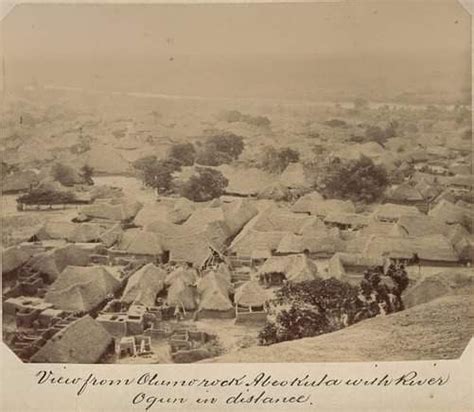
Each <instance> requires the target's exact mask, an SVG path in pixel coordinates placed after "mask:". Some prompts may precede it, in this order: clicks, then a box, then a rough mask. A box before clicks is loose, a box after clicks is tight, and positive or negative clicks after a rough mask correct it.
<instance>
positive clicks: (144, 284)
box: [121, 263, 166, 307]
mask: <svg viewBox="0 0 474 412" xmlns="http://www.w3.org/2000/svg"><path fill="white" fill-rule="evenodd" d="M165 277H166V272H165V271H164V270H162V269H160V268H158V267H156V266H155V265H153V263H149V264H148V265H145V266H143V267H142V268H141V269H139V270H138V271H136V272H135V273H134V274H133V275H132V276H131V277H130V278H129V279H128V282H127V286H126V287H125V290H124V292H123V294H122V299H121V300H122V301H123V302H126V303H134V304H137V305H144V306H147V307H151V306H154V305H155V299H156V295H157V294H158V293H160V291H161V290H162V289H163V288H164V284H165Z"/></svg>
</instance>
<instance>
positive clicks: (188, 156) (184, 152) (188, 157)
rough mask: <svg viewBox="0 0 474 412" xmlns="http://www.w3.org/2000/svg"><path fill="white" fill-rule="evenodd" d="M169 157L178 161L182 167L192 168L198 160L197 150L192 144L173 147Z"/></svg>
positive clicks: (180, 144)
mask: <svg viewBox="0 0 474 412" xmlns="http://www.w3.org/2000/svg"><path fill="white" fill-rule="evenodd" d="M168 157H169V158H170V159H176V161H177V162H178V163H180V164H181V165H182V166H192V165H193V164H194V161H195V160H196V149H195V148H194V145H193V144H192V143H179V144H175V145H173V146H171V149H170V152H169V154H168Z"/></svg>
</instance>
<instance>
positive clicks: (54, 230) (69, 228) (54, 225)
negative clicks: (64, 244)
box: [34, 221, 77, 240]
mask: <svg viewBox="0 0 474 412" xmlns="http://www.w3.org/2000/svg"><path fill="white" fill-rule="evenodd" d="M75 230H77V225H76V224H75V223H72V222H55V221H48V222H46V223H45V224H44V225H43V226H42V227H41V228H40V229H39V230H38V232H36V233H35V235H34V237H35V238H36V239H38V240H49V239H69V238H71V237H72V235H73V233H74V231H75Z"/></svg>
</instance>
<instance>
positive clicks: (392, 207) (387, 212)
mask: <svg viewBox="0 0 474 412" xmlns="http://www.w3.org/2000/svg"><path fill="white" fill-rule="evenodd" d="M420 215H421V212H420V211H419V210H418V209H417V208H416V207H415V206H405V205H397V204H392V203H385V204H383V205H380V206H379V207H377V209H376V210H375V211H374V213H373V214H372V217H373V218H374V219H375V220H378V221H379V222H398V220H399V219H400V218H401V217H402V216H420Z"/></svg>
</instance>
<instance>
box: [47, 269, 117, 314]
mask: <svg viewBox="0 0 474 412" xmlns="http://www.w3.org/2000/svg"><path fill="white" fill-rule="evenodd" d="M120 285H121V283H120V280H119V279H118V278H116V277H115V276H114V275H112V273H110V272H109V271H108V270H107V268H106V267H104V266H89V267H81V266H68V267H66V269H64V270H63V271H62V272H61V274H60V275H59V277H58V278H57V279H56V281H55V282H54V283H53V284H52V285H51V287H50V288H49V290H48V292H47V293H46V296H45V301H46V302H49V303H52V304H53V305H54V306H56V307H57V308H58V309H62V310H67V311H84V312H88V311H90V310H92V309H94V308H96V307H97V306H98V305H99V304H101V303H102V302H103V301H104V300H105V299H106V297H107V296H108V295H110V294H113V293H114V292H115V291H116V290H117V289H118V288H119V287H120Z"/></svg>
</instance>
